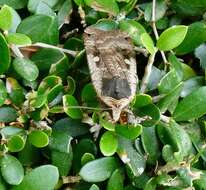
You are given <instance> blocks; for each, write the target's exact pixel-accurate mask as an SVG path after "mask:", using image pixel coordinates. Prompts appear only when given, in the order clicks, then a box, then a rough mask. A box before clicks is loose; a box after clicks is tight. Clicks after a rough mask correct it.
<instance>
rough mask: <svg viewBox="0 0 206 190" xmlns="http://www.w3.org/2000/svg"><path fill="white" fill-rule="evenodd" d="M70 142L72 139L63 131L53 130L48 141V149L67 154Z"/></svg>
mask: <svg viewBox="0 0 206 190" xmlns="http://www.w3.org/2000/svg"><path fill="white" fill-rule="evenodd" d="M71 140H72V137H71V136H69V135H68V134H67V133H65V132H64V131H58V130H53V131H52V134H51V137H50V140H49V147H50V149H52V150H57V151H59V152H64V153H69V151H70V144H71Z"/></svg>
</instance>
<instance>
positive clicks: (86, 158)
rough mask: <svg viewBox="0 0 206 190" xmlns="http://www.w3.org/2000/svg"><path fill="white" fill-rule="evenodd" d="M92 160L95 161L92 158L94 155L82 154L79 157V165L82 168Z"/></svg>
mask: <svg viewBox="0 0 206 190" xmlns="http://www.w3.org/2000/svg"><path fill="white" fill-rule="evenodd" d="M93 160H95V157H94V155H93V154H91V153H87V152H86V153H84V155H83V156H82V157H81V165H82V166H83V165H85V164H86V163H88V162H91V161H93Z"/></svg>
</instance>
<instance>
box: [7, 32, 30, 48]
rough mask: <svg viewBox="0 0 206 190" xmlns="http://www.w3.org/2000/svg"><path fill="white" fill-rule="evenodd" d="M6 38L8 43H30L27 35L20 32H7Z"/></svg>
mask: <svg viewBox="0 0 206 190" xmlns="http://www.w3.org/2000/svg"><path fill="white" fill-rule="evenodd" d="M6 39H7V41H8V43H9V44H15V45H30V44H31V39H30V38H29V37H28V36H27V35H25V34H21V33H12V34H8V35H7V37H6Z"/></svg>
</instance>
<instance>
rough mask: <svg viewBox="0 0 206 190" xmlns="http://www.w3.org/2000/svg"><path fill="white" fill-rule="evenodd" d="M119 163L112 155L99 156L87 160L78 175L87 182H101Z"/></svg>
mask: <svg viewBox="0 0 206 190" xmlns="http://www.w3.org/2000/svg"><path fill="white" fill-rule="evenodd" d="M118 166H119V163H118V162H117V160H116V159H115V158H113V157H106V158H99V159H97V160H94V161H91V162H88V163H87V164H86V165H84V166H83V167H82V169H81V170H80V173H79V174H80V176H81V177H82V178H83V180H84V181H87V182H101V181H105V180H106V179H108V178H109V177H110V176H111V174H112V172H113V171H114V170H115V169H117V168H118Z"/></svg>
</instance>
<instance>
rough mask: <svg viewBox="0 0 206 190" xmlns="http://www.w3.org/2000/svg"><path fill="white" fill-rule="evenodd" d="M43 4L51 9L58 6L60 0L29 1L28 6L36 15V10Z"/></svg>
mask: <svg viewBox="0 0 206 190" xmlns="http://www.w3.org/2000/svg"><path fill="white" fill-rule="evenodd" d="M41 2H44V3H46V4H47V5H48V6H49V7H51V8H52V7H54V6H55V5H56V4H57V2H58V0H29V2H28V5H27V6H28V9H29V11H30V12H32V13H35V12H36V9H37V8H38V5H39V4H40V3H41Z"/></svg>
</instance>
